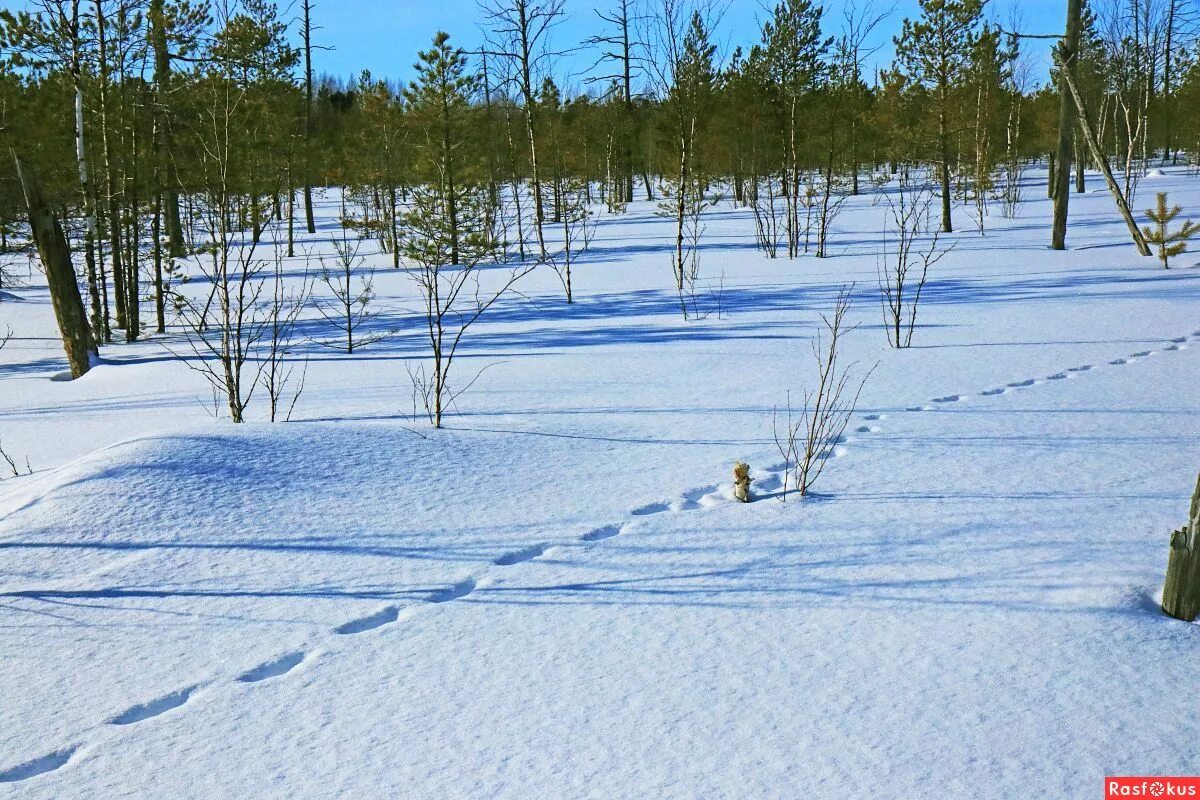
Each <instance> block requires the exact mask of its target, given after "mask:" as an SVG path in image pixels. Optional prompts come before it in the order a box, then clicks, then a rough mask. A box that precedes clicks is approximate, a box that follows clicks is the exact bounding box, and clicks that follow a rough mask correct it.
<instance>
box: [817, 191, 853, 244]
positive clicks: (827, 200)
mask: <svg viewBox="0 0 1200 800" xmlns="http://www.w3.org/2000/svg"><path fill="white" fill-rule="evenodd" d="M824 177H825V180H824V181H823V182H822V185H821V191H820V198H821V199H820V207H819V208H818V210H817V253H816V255H817V258H827V257H828V256H829V231H830V229H831V228H832V227H833V221H834V220H835V219H837V218H838V215H839V214H841V213H842V207H843V206H844V205H845V204H846V198H847V197H848V196H849V195H847V193H846V191H845V186H844V184H845V180H844V179H840V178H837V177H835V176H834V175H833V172H832V171H829V172H827V173H826V174H825V176H824Z"/></svg>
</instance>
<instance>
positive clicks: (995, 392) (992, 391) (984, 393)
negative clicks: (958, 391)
mask: <svg viewBox="0 0 1200 800" xmlns="http://www.w3.org/2000/svg"><path fill="white" fill-rule="evenodd" d="M1007 391H1008V389H984V390H983V391H982V392H980V393H979V394H980V395H981V396H983V397H996V396H997V395H1002V394H1004V393H1005V392H1007Z"/></svg>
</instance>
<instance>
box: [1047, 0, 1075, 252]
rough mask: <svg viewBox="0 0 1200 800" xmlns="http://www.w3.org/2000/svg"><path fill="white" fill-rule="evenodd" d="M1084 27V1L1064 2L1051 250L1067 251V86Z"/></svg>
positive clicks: (1071, 120) (1070, 125) (1070, 117)
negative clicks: (1065, 4) (1064, 27)
mask: <svg viewBox="0 0 1200 800" xmlns="http://www.w3.org/2000/svg"><path fill="white" fill-rule="evenodd" d="M1082 26H1083V0H1068V2H1067V32H1066V36H1065V37H1064V38H1063V39H1062V43H1061V44H1060V45H1059V48H1060V52H1059V54H1058V58H1059V62H1058V63H1059V71H1058V92H1059V95H1060V96H1061V99H1060V100H1059V105H1058V157H1057V159H1056V166H1057V171H1056V172H1055V175H1054V194H1053V198H1054V227H1053V230H1052V233H1051V237H1050V249H1051V250H1066V249H1067V216H1068V213H1069V210H1070V203H1071V157H1072V152H1071V150H1072V147H1071V144H1072V136H1073V133H1074V130H1075V113H1076V109H1075V104H1074V103H1073V102H1072V100H1071V97H1070V92H1069V91H1068V90H1067V83H1068V82H1069V81H1070V79H1071V78H1070V73H1071V71H1072V70H1074V69H1075V57H1076V54H1077V53H1078V52H1079V36H1080V29H1081V28H1082Z"/></svg>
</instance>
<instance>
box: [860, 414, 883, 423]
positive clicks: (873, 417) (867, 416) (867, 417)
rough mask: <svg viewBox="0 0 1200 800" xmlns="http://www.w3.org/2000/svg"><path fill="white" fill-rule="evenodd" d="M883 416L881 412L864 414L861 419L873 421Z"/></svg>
mask: <svg viewBox="0 0 1200 800" xmlns="http://www.w3.org/2000/svg"><path fill="white" fill-rule="evenodd" d="M883 416H884V415H883V414H865V415H863V419H865V420H866V421H867V422H875V421H877V420H881V419H883Z"/></svg>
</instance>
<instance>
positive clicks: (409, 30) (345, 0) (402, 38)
mask: <svg viewBox="0 0 1200 800" xmlns="http://www.w3.org/2000/svg"><path fill="white" fill-rule="evenodd" d="M314 2H315V7H314V11H313V23H314V25H316V26H319V27H320V30H318V31H317V32H316V33H315V34H314V37H313V38H314V43H315V44H319V45H324V46H327V47H329V48H331V49H329V50H322V51H318V52H316V53H314V54H313V68H314V70H315V71H316V72H317V73H328V74H330V75H334V76H337V77H339V78H343V79H346V78H350V77H353V76H356V75H358V73H359V72H361V71H362V70H363V69H369V70H371V73H372V74H373V75H374V76H375V77H377V78H388V79H391V80H402V81H405V82H407V81H408V80H409V79H410V78H411V77H412V73H413V70H412V64H413V62H414V61H415V60H416V55H417V51H418V50H421V49H424V48H426V47H428V46H429V42H430V40H431V39H432V38H433V35H434V33H436V32H437V31H439V30H444V31H447V32H448V33H449V34H450V35H451V41H452V42H454V43H455V44H457V45H458V46H460V47H463V48H466V49H471V48H473V47H477V46H478V45H479V44H480V41H481V39H482V35H481V33H480V26H481V25H482V24H483V21H484V20H483V15H482V14H481V13H480V11H479V7H478V5H477V3H476V1H475V0H314ZM565 2H566V11H567V15H566V19H565V20H564V21H563V23H562V24H561V25H559V26H558V27H557V28H555V30H554V32H553V37H554V47H555V49H558V50H568V49H571V48H575V47H577V46H578V45H579V44H580V43H581V42H583V41H584V40H585V39H587V37H588V36H590V35H592V34H595V33H597V32H598V31H599V30H600V27H601V25H602V23H601V22H600V20H599V18H598V17H597V16H596V10H597V9H600V10H606V9H609V8H611V6H612V4H613V3H612V0H598V2H594V1H593V0H565ZM718 2H720V0H718ZM775 2H776V0H724V3H723V6H724V8H725V9H726V10H725V13H724V15H723V17H722V19H721V22H720V25H719V26H718V28H717V30H716V31H715V38H716V41H717V42H718V43H719V45H720V50H721V53H722V54H723V55H725V56H728V55H729V54H730V53H732V52H733V49H734V48H735V47H737V46H739V45H741V46H748V45H750V44H753V43H754V42H756V41H758V39H759V30H760V27H761V23H762V21H763V20H764V19H766V18H768V17H769V10H768V9H769V8H770V7H771V6H773V4H774V3H775ZM863 2H864V0H858V4H859V5H860V6H861V5H863ZM873 2H874V4H875V7H876V8H880V9H886V8H888V7H891V6H893V5H894V7H895V11H894V12H893V13H892V15H891V16H890V17H889V18H888V19H887V20H886V21H885V23H884V24H883V25H882V26H881V27H880V28H879V29H878V31H877V33H876V35H875V37H874V38H875V41H874V42H873V43H872V44H876V45H881V47H880V49H879V51H878V53H877V54H876V55H875V57H874V62H875V63H874V65H873V66H886V65H887V64H888V63H890V62H891V60H892V57H893V55H894V49H893V47H892V36H893V35H894V34H895V33H896V32H897V31H898V30H899V28H900V23H901V20H902V19H904V18H905V17H906V16H912V17H915V16H917V13H918V4H917V0H873ZM280 4H281V5H285V4H286V3H284V2H281V3H280ZM825 6H826V12H825V21H826V27H827V29H828V30H827V33H829V34H830V35H834V34H836V33H837V32H838V26H839V25H840V24H841V21H842V18H843V16H842V15H843V11H844V7H845V0H826V3H825ZM0 7H7V8H17V9H20V8H26V7H28V0H0ZM987 14H988V16H989V18H991V19H993V20H995V21H998V22H1000V23H1001V24H1002V25H1003V26H1004V27H1005V28H1006V29H1009V28H1011V27H1012V21H1013V18H1014V14H1015V15H1016V18H1017V20H1018V24H1019V26H1020V29H1021V30H1022V31H1024V32H1029V33H1057V32H1058V31H1061V30H1062V28H1063V25H1064V23H1065V19H1066V1H1065V0H990V2H989V3H988V11H987ZM1024 46H1025V47H1027V48H1029V56H1030V66H1031V71H1030V78H1031V80H1032V81H1033V82H1034V83H1043V82H1045V80H1046V78H1047V76H1048V72H1049V65H1050V57H1049V44H1048V43H1047V42H1046V41H1037V40H1033V41H1026V43H1025V45H1024ZM594 61H595V53H594V52H590V51H586V50H582V51H579V52H577V53H574V54H572V55H570V56H567V57H565V58H564V59H563V60H562V62H561V64H560V69H559V74H558V75H556V77H557V78H558V80H559V81H560V82H561V83H562V84H563V85H564V86H566V87H567V88H568V89H569V90H579V89H580V88H581V86H582V80H581V75H582V74H583V73H584V72H585V71H586V70H587V68H588V67H590V66H591V65H592V64H593V63H594Z"/></svg>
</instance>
